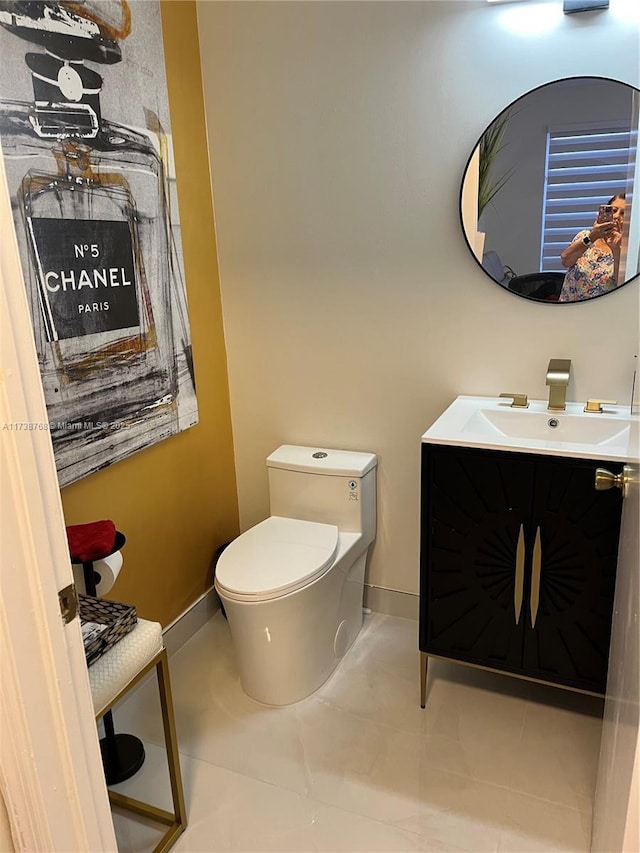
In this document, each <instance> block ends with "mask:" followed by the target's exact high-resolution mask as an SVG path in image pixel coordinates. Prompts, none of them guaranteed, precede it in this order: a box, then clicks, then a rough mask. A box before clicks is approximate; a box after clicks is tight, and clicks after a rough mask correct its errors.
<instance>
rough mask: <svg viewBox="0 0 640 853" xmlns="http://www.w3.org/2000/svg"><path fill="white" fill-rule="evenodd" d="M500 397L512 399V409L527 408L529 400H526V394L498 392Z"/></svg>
mask: <svg viewBox="0 0 640 853" xmlns="http://www.w3.org/2000/svg"><path fill="white" fill-rule="evenodd" d="M499 396H500V397H508V398H509V399H511V400H513V403H511V408H512V409H528V408H529V401H528V400H527V395H526V394H500V395H499Z"/></svg>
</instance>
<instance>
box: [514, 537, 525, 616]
mask: <svg viewBox="0 0 640 853" xmlns="http://www.w3.org/2000/svg"><path fill="white" fill-rule="evenodd" d="M523 590H524V527H523V525H522V524H521V525H520V534H519V535H518V547H517V549H516V577H515V583H514V586H513V610H514V612H515V617H516V625H517V624H518V622H519V621H520V612H521V611H522V598H523V595H524V592H523Z"/></svg>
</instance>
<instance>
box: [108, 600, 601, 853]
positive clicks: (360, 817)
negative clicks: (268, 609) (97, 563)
mask: <svg viewBox="0 0 640 853" xmlns="http://www.w3.org/2000/svg"><path fill="white" fill-rule="evenodd" d="M170 667H171V680H172V689H173V698H174V706H175V714H176V726H177V730H178V739H179V744H180V754H181V766H182V774H183V780H184V786H185V796H186V800H187V809H188V815H189V827H188V829H187V831H186V832H185V834H184V835H182V836H181V837H180V838H179V839H178V841H177V843H176V845H175V847H174V848H173V849H174V850H175V851H177V853H178V852H179V851H183V853H184V852H185V851H216V852H217V851H260V853H262V851H277V853H281V852H282V851H292V853H301V851H323V853H324V851H327V853H328V851H344V853H347V851H349V852H350V853H355V851H362V853H374V851H469V853H481V851H496V853H497V851H502V853H534V851H536V853H537V851H545V853H547V852H548V851H562V853H565V851H588V850H589V842H590V834H591V806H592V800H593V793H594V785H595V777H596V768H597V762H598V750H599V743H600V728H601V714H602V702H601V701H599V700H597V699H594V698H591V697H585V696H581V695H578V694H573V693H569V692H566V691H561V690H555V689H553V688H546V687H542V686H540V685H534V684H529V683H527V682H524V681H518V680H517V679H513V678H508V677H504V676H498V675H493V674H491V673H485V672H481V671H479V670H472V669H469V668H467V667H462V666H458V665H452V664H446V663H444V662H440V661H431V662H430V665H429V667H430V672H429V683H428V699H427V708H426V710H424V711H422V710H421V709H420V707H419V704H418V698H419V668H418V652H417V623H416V622H414V621H411V620H408V619H398V618H395V617H391V616H384V615H381V614H376V613H374V614H371V615H369V616H367V617H366V618H365V624H364V627H363V629H362V632H361V633H360V636H359V637H358V639H357V641H356V643H355V644H354V645H353V647H352V648H351V650H350V651H349V652H348V654H347V655H346V657H345V658H344V660H343V661H342V662H341V664H340V666H339V667H338V669H337V670H336V672H335V673H334V674H333V675H332V677H331V678H330V679H329V681H328V682H327V683H326V684H325V685H324V686H323V687H322V688H320V690H319V691H318V692H317V693H315V694H314V695H313V696H312V697H310V698H309V699H306V700H304V701H303V702H300V703H298V704H296V705H294V706H290V707H287V708H278V709H275V708H267V707H264V706H261V705H259V704H257V703H255V702H253V701H252V700H251V699H249V698H248V697H247V696H246V695H245V694H244V693H243V692H242V690H241V688H240V683H239V680H238V675H237V671H236V667H235V663H234V654H233V649H232V646H231V638H230V634H229V629H228V625H227V622H226V621H225V619H224V617H223V616H222V614H221V613H217V614H216V615H215V616H214V617H213V618H212V619H211V620H210V621H209V622H208V623H207V624H206V625H205V626H204V627H203V628H201V629H200V631H198V633H197V634H195V635H194V636H193V637H192V638H191V639H190V640H189V641H188V642H187V643H186V645H184V646H183V647H182V648H181V649H180V650H179V651H178V652H176V654H175V655H173V656H172V658H171V660H170ZM114 720H115V723H116V730H118V731H128V732H131V733H134V734H137V735H138V736H139V737H141V738H142V739H143V740H144V742H145V747H146V751H147V759H146V762H145V765H144V766H143V768H142V769H141V770H140V771H139V773H138V774H137V775H136V776H135V777H133V778H132V779H130V780H128V781H127V782H125V783H123V784H122V785H119V786H117V789H118V790H121V791H123V792H125V793H131V794H132V795H134V796H135V795H136V794H139V795H142V792H144V798H145V799H147V801H148V800H149V799H151V800H153V801H154V803H155V804H156V805H158V806H160V807H162V808H170V806H171V799H170V794H169V785H168V778H167V770H166V758H165V753H164V749H163V747H162V743H163V740H162V729H161V720H160V710H159V703H158V701H157V690H156V686H155V682H154V681H151V682H147V683H146V684H144V685H143V686H142V687H141V688H140V689H139V690H137V691H136V692H135V693H134V694H133V695H132V697H131V698H128V699H126V700H125V701H124V702H123V703H122V704H121V705H120V706H119V707H118V708H117V709H116V711H115V713H114ZM114 820H115V825H116V834H117V838H118V843H119V846H120V851H121V853H133V852H134V851H146V850H150V849H151V848H152V846H153V844H154V842H155V841H156V840H157V838H158V834H157V832H156V830H155V829H154V828H152V827H151V826H149V825H145V824H144V823H142V822H141V821H139V820H137V819H132V818H129V817H125V816H124V814H117V815H115V818H114Z"/></svg>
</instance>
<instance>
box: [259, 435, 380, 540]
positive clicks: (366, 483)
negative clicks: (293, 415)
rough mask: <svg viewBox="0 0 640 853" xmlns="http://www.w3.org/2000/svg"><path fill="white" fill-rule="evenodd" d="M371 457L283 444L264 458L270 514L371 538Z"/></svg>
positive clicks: (373, 508)
mask: <svg viewBox="0 0 640 853" xmlns="http://www.w3.org/2000/svg"><path fill="white" fill-rule="evenodd" d="M376 465H377V458H376V456H375V454H373V453H360V452H357V451H350V450H329V449H327V448H320V447H298V446H296V445H292V444H285V445H283V446H282V447H279V448H278V449H277V450H274V452H273V453H272V454H271V455H270V456H268V457H267V469H268V474H269V497H270V509H271V515H281V516H284V517H285V518H299V519H302V520H303V521H320V522H324V523H325V524H335V525H337V527H338V528H339V529H340V530H344V531H348V532H353V533H362V535H363V539H364V541H365V543H366V544H369V543H370V542H372V541H373V539H374V538H375V530H376Z"/></svg>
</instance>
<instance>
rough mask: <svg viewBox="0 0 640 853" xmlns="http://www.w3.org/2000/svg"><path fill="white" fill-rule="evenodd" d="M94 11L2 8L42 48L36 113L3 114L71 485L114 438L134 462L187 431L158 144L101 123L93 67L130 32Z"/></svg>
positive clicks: (60, 454)
mask: <svg viewBox="0 0 640 853" xmlns="http://www.w3.org/2000/svg"><path fill="white" fill-rule="evenodd" d="M96 5H97V4H96V3H93V4H92V3H88V4H87V8H86V9H85V8H84V7H83V6H82V5H81V4H71V3H69V4H59V3H52V2H36V3H33V2H10V0H0V24H1V25H2V27H4V29H5V30H8V31H9V32H10V33H12V34H13V35H14V36H17V37H18V38H20V39H22V40H24V41H27V42H29V43H30V44H31V45H37V46H39V48H40V52H35V51H34V52H27V53H26V54H25V57H24V59H25V73H26V74H30V75H31V80H32V87H33V101H31V102H27V101H8V100H6V99H5V100H3V101H0V144H1V146H2V152H3V155H4V158H5V164H6V169H7V176H8V180H9V184H10V185H9V191H10V194H11V197H12V199H13V201H14V221H15V225H16V231H17V236H18V243H19V247H20V253H21V257H22V263H23V271H24V274H25V279H27V289H28V299H29V305H30V309H31V316H32V320H33V326H34V335H35V341H36V349H37V352H38V359H39V363H40V371H41V375H42V381H43V386H44V392H45V399H46V402H47V409H48V414H49V420H50V429H51V434H52V440H53V445H54V450H55V454H56V464H57V467H58V476H59V479H60V482H61V484H62V485H65V483H67V482H71V481H72V480H73V479H76V477H77V476H78V473H77V464H78V457H79V456H80V457H81V456H82V455H83V454H84V455H86V454H87V453H91V454H92V455H94V456H95V458H94V459H93V460H92V465H93V469H94V470H95V469H97V468H99V467H102V466H103V465H104V464H108V462H110V461H112V459H111V456H110V445H111V444H112V443H113V440H115V439H116V438H117V440H118V441H119V442H120V443H121V446H122V450H123V452H121V453H120V455H127V454H128V452H133V451H134V450H137V449H139V448H140V447H144V446H146V445H147V444H149V443H151V441H150V439H149V436H150V435H153V440H154V441H155V440H158V438H160V437H163V436H164V435H167V436H168V435H171V434H173V433H174V432H176V431H177V429H176V424H175V421H176V417H177V406H176V397H177V390H178V385H177V381H178V380H177V368H176V349H175V342H174V332H173V324H172V320H171V310H172V294H171V263H170V260H169V259H170V254H171V245H170V229H169V223H168V216H167V182H166V174H165V168H164V162H163V157H162V150H161V148H162V140H161V139H160V138H159V137H158V135H157V134H154V133H153V132H151V131H149V132H141V131H138V130H137V129H132V128H130V127H125V126H123V125H120V124H118V123H116V122H113V121H109V120H107V119H105V118H104V117H103V115H102V113H101V107H100V93H101V90H102V86H103V79H102V77H101V75H100V74H98V73H97V71H95V70H94V69H92V68H90V67H89V66H88V65H87V63H101V64H115V63H117V62H119V61H120V60H121V50H120V46H119V43H118V38H116V37H115V36H121V35H122V32H123V31H124V30H123V29H121V30H120V31H115V30H114V28H113V26H110V25H109V23H108V22H105V21H104V20H103V19H101V18H99V16H98V15H97V14H96V9H95V7H96ZM121 8H122V9H123V11H124V13H125V14H124V16H123V18H124V28H125V29H126V25H127V14H126V12H127V10H128V7H127V5H126V3H124V1H123V2H122V4H121ZM76 10H78V11H76ZM122 85H123V86H126V81H125V80H123V81H122ZM149 124H153V121H149ZM155 124H156V125H157V126H158V127H159V122H157V121H156V122H155ZM116 432H117V433H118V434H117V436H116V435H115V433H116ZM104 438H108V439H109V440H107V441H100V439H104Z"/></svg>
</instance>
